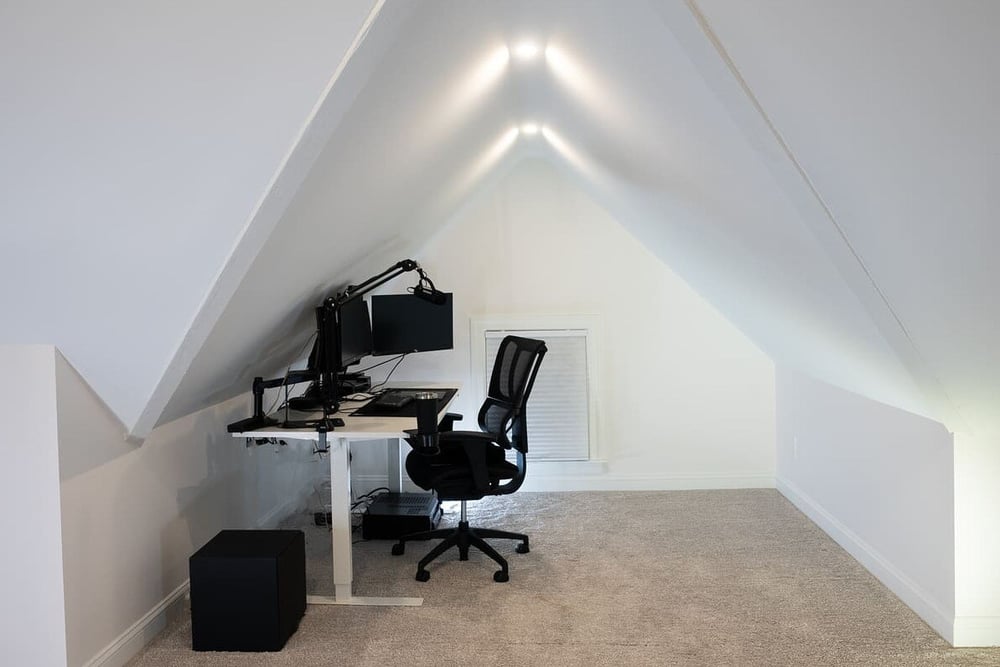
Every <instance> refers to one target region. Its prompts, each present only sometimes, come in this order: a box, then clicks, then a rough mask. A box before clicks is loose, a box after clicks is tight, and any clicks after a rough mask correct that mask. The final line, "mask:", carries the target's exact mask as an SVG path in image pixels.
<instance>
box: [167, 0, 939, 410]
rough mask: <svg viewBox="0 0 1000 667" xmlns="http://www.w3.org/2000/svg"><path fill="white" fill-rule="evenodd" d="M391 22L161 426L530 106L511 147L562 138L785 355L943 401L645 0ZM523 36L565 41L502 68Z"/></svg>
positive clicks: (196, 401)
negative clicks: (892, 341) (925, 386)
mask: <svg viewBox="0 0 1000 667" xmlns="http://www.w3.org/2000/svg"><path fill="white" fill-rule="evenodd" d="M380 21H381V19H380ZM378 28H379V26H378V25H376V26H375V32H377V31H378ZM396 34H397V35H398V37H397V38H396V39H395V41H393V43H392V46H391V48H388V49H386V51H385V54H384V55H383V56H382V57H381V58H380V59H379V61H378V63H377V64H376V65H375V66H374V67H373V68H372V70H371V73H370V77H369V78H368V80H367V83H366V84H365V86H364V89H363V90H362V91H361V92H360V93H359V94H358V96H357V98H356V99H355V100H354V103H353V106H352V107H351V109H350V112H349V113H348V115H347V116H346V117H345V118H344V121H343V122H342V123H341V124H340V125H339V126H338V127H337V129H336V132H335V133H334V134H333V136H332V137H331V139H330V141H329V143H328V144H327V145H326V147H325V149H324V150H323V153H322V155H321V156H320V157H319V158H318V160H317V162H316V166H315V168H314V169H313V170H312V171H311V172H310V174H309V176H308V178H307V179H306V181H305V183H304V184H303V185H302V187H301V188H300V189H299V190H298V191H297V192H296V194H295V198H294V200H293V202H292V203H291V205H290V206H289V208H288V211H287V213H286V215H285V216H284V217H283V218H282V220H281V221H280V223H279V224H278V225H277V227H276V228H275V230H274V233H273V234H272V235H271V236H270V237H269V238H268V240H267V242H266V244H265V245H264V247H263V249H262V250H261V252H260V254H259V256H257V258H256V260H255V263H254V265H253V267H252V268H251V270H250V271H249V273H248V274H247V276H246V279H245V280H244V282H243V283H242V284H240V286H239V287H238V289H236V291H235V293H234V295H233V298H232V299H231V301H230V302H229V303H228V305H227V306H226V309H225V311H224V312H223V314H222V316H221V317H220V318H219V320H218V321H217V322H215V323H214V324H213V323H211V322H210V323H208V324H209V325H210V326H211V327H212V328H211V333H210V334H208V337H207V339H206V340H205V343H204V345H203V346H199V347H196V348H194V350H195V351H194V352H192V353H193V354H195V356H194V357H193V359H192V360H190V361H189V362H186V365H184V366H183V367H178V368H177V369H176V370H177V375H178V380H177V384H176V385H175V386H176V387H177V389H176V390H175V391H167V392H165V393H166V394H169V396H170V397H171V399H170V403H169V405H167V408H166V410H165V411H164V412H163V413H162V415H160V416H159V421H160V422H163V421H167V420H170V419H173V418H176V417H177V416H180V415H182V414H185V413H186V412H188V411H190V410H191V409H194V408H196V407H198V406H200V405H205V404H209V403H211V402H213V401H216V400H221V399H223V398H226V397H229V396H234V395H236V394H238V393H241V392H246V391H247V387H249V382H250V380H251V378H252V377H253V376H254V375H255V374H259V373H262V372H266V371H268V370H271V369H273V368H276V367H279V366H280V365H283V364H284V363H287V362H288V361H291V360H292V359H293V358H294V356H295V352H296V351H297V350H299V349H301V347H302V344H303V343H304V342H305V340H306V337H307V335H308V331H309V329H310V328H311V315H310V312H309V311H310V308H311V307H312V306H314V305H315V304H316V303H317V302H318V301H319V300H320V299H321V298H322V296H323V295H324V294H326V293H329V292H330V291H331V290H333V289H335V288H336V287H338V286H340V285H342V284H343V283H346V282H349V281H358V280H362V279H364V278H365V277H367V276H369V275H371V274H373V273H375V272H377V271H379V270H381V269H382V268H384V266H383V264H381V263H375V262H374V261H373V260H371V259H369V260H365V259H364V258H366V257H369V258H370V257H371V256H372V254H373V253H375V254H377V255H378V257H380V258H383V257H386V256H390V257H392V259H393V260H395V259H398V258H399V257H402V256H404V255H405V254H407V251H408V250H409V249H412V248H413V247H415V246H416V245H418V244H419V242H420V240H421V239H422V238H424V237H425V236H426V234H427V233H428V231H429V230H432V229H434V228H435V227H436V226H438V225H440V224H441V222H442V221H443V220H444V219H445V217H446V216H447V214H448V213H449V211H451V210H453V209H454V207H455V206H456V205H457V204H458V203H459V202H461V201H462V199H463V197H465V196H467V194H468V193H470V192H471V191H472V189H473V188H474V187H475V185H476V184H477V183H478V182H479V180H480V179H482V178H483V177H484V175H486V174H489V173H490V170H491V169H492V168H494V166H495V164H497V163H499V162H500V160H499V159H497V155H496V151H495V147H496V146H497V142H498V140H499V139H500V138H501V137H502V136H503V134H504V132H505V131H506V130H507V128H509V127H511V126H516V125H518V124H519V123H521V122H523V121H525V120H533V121H537V122H540V123H544V124H545V125H546V127H547V130H548V132H547V135H546V136H547V137H548V141H547V142H542V144H540V145H539V146H538V147H537V149H536V148H531V147H529V145H528V144H529V142H527V141H526V140H525V139H524V138H522V139H521V140H519V141H518V142H517V145H515V146H514V147H512V151H514V152H516V151H532V150H540V151H546V152H548V154H551V153H552V152H554V153H555V154H558V155H559V156H560V160H561V162H562V163H563V164H565V165H566V166H567V168H568V169H569V170H570V171H571V172H572V173H573V174H574V177H575V178H578V179H579V183H580V185H581V187H584V188H585V189H586V190H587V191H588V192H590V193H592V194H593V195H594V196H595V197H597V198H598V200H599V201H601V202H602V203H604V204H605V205H607V206H608V207H609V208H610V209H611V210H613V211H614V212H615V216H616V218H617V219H618V220H620V221H621V222H622V223H623V224H625V225H626V226H627V227H628V228H629V229H630V230H631V231H633V233H634V234H635V235H636V236H637V237H638V238H639V239H640V240H642V241H643V242H644V243H646V244H647V245H648V246H649V247H650V248H651V249H652V250H653V251H654V252H655V253H656V254H657V255H659V256H660V257H661V258H662V259H664V261H666V262H667V264H668V265H669V266H671V267H672V268H674V269H675V270H677V271H678V273H679V274H680V275H681V276H682V277H683V278H684V279H685V280H686V281H688V282H689V283H690V284H691V285H692V286H694V287H695V288H696V289H697V290H698V291H699V292H700V293H701V294H702V295H703V296H705V297H707V298H708V299H709V300H710V301H711V302H712V303H713V304H715V305H716V306H717V307H718V308H720V310H721V311H722V312H724V313H725V314H726V316H727V317H728V318H729V319H730V320H731V321H733V322H734V323H736V324H737V326H739V327H740V328H741V329H742V330H743V331H745V332H746V333H747V334H748V335H750V336H751V338H752V339H753V340H754V341H755V342H756V343H757V344H758V345H759V346H760V347H761V348H762V349H764V350H765V351H766V352H767V353H768V354H769V355H771V356H772V357H773V358H775V359H778V360H780V361H783V362H785V363H788V364H790V365H792V366H793V367H797V368H802V369H803V370H805V371H807V372H810V373H813V374H815V375H817V376H818V377H822V378H824V379H826V380H828V381H831V382H834V383H835V384H838V385H840V386H845V387H848V388H851V389H852V390H854V391H858V392H859V393H864V394H866V395H870V396H875V397H877V398H880V399H881V400H886V401H890V400H892V401H895V402H896V403H897V404H901V405H903V406H905V407H907V408H908V409H911V410H914V411H917V412H921V413H924V414H928V413H931V412H932V410H931V408H930V407H928V405H927V404H926V402H925V401H924V396H923V393H922V392H921V390H920V388H919V387H917V386H916V385H915V384H914V382H913V380H912V377H911V375H910V373H909V372H908V369H907V368H906V367H905V366H904V365H903V364H902V363H901V362H900V360H899V358H898V357H897V355H896V353H895V351H894V349H893V348H892V347H891V346H890V345H889V344H888V343H887V342H886V340H885V339H884V337H883V336H882V334H881V332H880V331H879V329H878V327H877V326H876V325H875V324H873V323H872V320H871V317H870V315H869V313H868V312H867V311H866V310H865V308H864V305H863V304H862V303H861V302H860V301H859V299H858V297H857V296H856V295H855V294H854V293H853V292H852V290H851V288H850V287H849V286H848V285H847V284H846V283H845V282H844V280H843V278H842V276H841V275H840V274H839V273H838V270H837V267H836V266H835V265H834V263H833V262H832V261H831V260H830V258H829V256H828V255H827V252H826V250H825V248H824V247H823V245H822V243H820V242H819V241H818V240H817V238H816V237H815V236H814V235H813V234H812V232H811V231H810V230H809V229H808V228H807V227H806V226H804V225H803V223H802V220H801V216H800V215H799V212H798V211H797V209H796V208H795V206H793V204H792V203H791V201H790V200H789V199H788V197H787V196H786V195H785V193H784V192H783V191H782V189H781V187H780V185H779V184H778V183H777V182H776V181H775V179H774V178H773V176H772V174H771V173H770V172H769V171H768V169H767V166H766V165H765V164H764V163H763V161H762V159H761V156H760V154H759V153H758V152H757V150H756V148H755V146H753V145H751V144H750V143H749V142H748V140H747V138H746V137H745V135H744V134H743V133H742V132H741V131H740V128H738V127H737V126H736V125H735V124H734V123H733V121H732V119H731V117H730V116H729V115H728V114H727V111H726V109H725V107H724V105H723V104H722V103H721V102H720V100H719V99H718V97H716V95H715V94H714V93H713V91H712V90H711V89H710V88H709V87H708V86H707V85H706V84H705V81H704V79H703V78H702V76H701V74H700V72H699V71H698V69H697V68H696V67H695V66H694V64H692V61H691V60H690V59H689V58H688V57H687V56H686V53H685V51H684V49H683V48H682V46H681V45H680V44H679V43H678V41H677V40H676V39H675V38H674V36H673V34H672V33H671V31H670V29H669V26H668V25H667V23H666V22H665V21H664V19H663V16H662V15H661V14H660V13H657V12H656V11H654V10H653V7H652V6H651V4H650V3H647V2H629V3H615V4H614V5H611V4H610V3H576V2H561V1H554V2H546V3H528V2H524V3H517V2H511V3H487V2H482V3H475V2H463V3H450V2H424V3H421V4H420V5H419V11H414V12H413V13H412V16H410V17H408V18H407V19H406V21H405V22H403V24H402V25H401V27H400V28H399V29H398V31H397V33H396ZM526 36H527V37H532V38H535V39H537V40H538V41H539V42H540V43H542V44H547V45H548V46H549V47H551V48H553V49H555V50H556V52H557V56H558V57H546V58H539V59H537V60H535V61H533V62H530V63H525V62H520V61H517V60H515V59H512V60H510V61H509V62H506V63H502V65H503V66H502V67H499V68H497V67H495V66H494V64H491V63H493V60H491V59H492V58H494V57H495V54H496V53H497V51H498V49H500V48H502V47H503V46H505V45H508V46H512V45H514V44H516V43H517V40H519V39H521V38H523V37H526ZM363 52H364V48H362V51H361V52H360V53H359V55H361V54H363ZM350 69H351V68H350V66H349V67H348V70H347V72H346V74H347V75H350ZM491 147H493V148H492V149H491ZM491 150H493V151H494V153H491ZM387 249H398V256H393V255H392V254H391V253H388V252H386V250H387ZM373 263H374V264H377V265H373ZM352 267H353V268H352ZM165 389H166V390H170V387H166V388H165Z"/></svg>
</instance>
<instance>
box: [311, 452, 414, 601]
mask: <svg viewBox="0 0 1000 667" xmlns="http://www.w3.org/2000/svg"><path fill="white" fill-rule="evenodd" d="M326 440H327V437H326V434H325V433H320V434H319V446H320V449H324V448H325V447H324V445H325V444H326ZM332 440H333V443H332V444H331V445H330V446H329V457H330V514H331V516H332V518H333V530H332V531H331V540H332V542H333V590H334V596H333V597H332V598H331V597H326V596H320V595H310V596H308V597H307V598H306V601H307V602H309V603H310V604H350V605H383V606H406V607H417V606H420V605H422V604H423V603H424V599H423V598H378V597H355V596H354V592H353V590H352V586H353V579H354V563H353V562H352V560H351V550H352V546H351V538H352V534H351V447H350V441H349V440H348V439H347V438H333V439H332ZM397 460H398V458H397Z"/></svg>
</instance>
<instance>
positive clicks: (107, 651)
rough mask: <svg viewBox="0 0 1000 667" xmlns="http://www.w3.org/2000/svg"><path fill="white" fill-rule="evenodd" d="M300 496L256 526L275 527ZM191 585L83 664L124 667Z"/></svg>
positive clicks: (163, 623)
mask: <svg viewBox="0 0 1000 667" xmlns="http://www.w3.org/2000/svg"><path fill="white" fill-rule="evenodd" d="M301 500H302V499H301V498H293V499H291V500H288V501H286V502H284V503H282V504H280V505H277V506H275V507H274V508H272V509H271V511H269V512H268V513H267V514H265V515H264V516H262V517H260V518H259V519H258V520H257V522H256V525H255V527H256V528H259V529H267V528H274V527H276V526H277V525H278V524H279V523H281V521H282V520H283V519H284V518H285V517H287V516H288V515H289V514H291V513H293V512H294V511H295V510H296V509H298V507H299V506H300V505H301ZM190 585H191V584H190V581H189V580H185V581H184V583H182V584H181V585H180V586H178V587H177V588H175V589H174V590H173V591H172V592H171V593H170V595H168V596H167V597H165V598H164V599H163V600H161V601H160V603H159V604H157V605H156V606H155V607H153V608H152V609H151V610H150V611H149V612H147V613H146V614H145V615H144V616H143V617H142V618H140V619H139V620H138V621H136V622H135V623H134V624H132V627H130V628H129V629H128V630H126V631H125V632H123V633H122V634H121V635H120V636H119V637H118V638H117V639H115V640H114V641H113V642H111V643H110V644H109V645H108V646H107V647H105V648H104V650H103V651H101V652H100V653H98V654H97V655H96V656H94V657H93V658H91V659H90V660H89V661H87V662H86V663H84V667H122V666H123V665H125V664H126V663H127V662H128V661H129V660H131V659H132V658H133V657H135V656H136V655H138V653H139V652H140V651H141V650H142V649H143V647H145V646H146V644H148V643H149V642H151V641H152V640H153V638H154V637H156V635H158V634H159V633H160V632H161V631H162V630H163V629H164V628H165V627H167V624H168V623H170V622H171V621H172V620H174V619H175V618H177V616H178V615H179V614H180V613H181V612H182V610H183V608H184V605H183V602H184V596H185V595H187V592H188V590H189V588H190Z"/></svg>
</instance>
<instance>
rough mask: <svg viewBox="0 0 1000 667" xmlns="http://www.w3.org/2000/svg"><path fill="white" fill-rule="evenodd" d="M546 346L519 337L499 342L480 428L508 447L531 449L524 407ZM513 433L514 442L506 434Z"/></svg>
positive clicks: (543, 343)
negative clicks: (529, 447)
mask: <svg viewBox="0 0 1000 667" xmlns="http://www.w3.org/2000/svg"><path fill="white" fill-rule="evenodd" d="M545 352H546V347H545V342H544V341H540V340H535V339H533V338H522V337H520V336H506V337H505V338H504V339H503V340H502V341H500V347H499V349H498V350H497V358H496V361H495V362H494V363H493V374H492V375H491V376H490V386H489V389H488V390H487V396H486V400H485V401H484V402H483V407H482V408H481V409H480V411H479V426H480V428H482V429H483V431H485V432H487V433H490V434H492V435H494V436H495V437H496V439H497V442H499V443H500V444H502V445H504V446H505V447H508V448H510V447H512V446H513V447H515V448H516V449H518V450H520V451H522V452H525V451H527V448H528V440H527V432H526V429H525V417H524V405H525V403H527V401H528V395H529V394H530V393H531V387H532V385H533V384H534V382H535V374H536V373H537V372H538V366H539V364H540V363H541V361H542V357H543V356H545ZM509 432H512V433H513V435H514V438H513V441H512V440H511V439H509V438H508V436H507V434H508V433H509Z"/></svg>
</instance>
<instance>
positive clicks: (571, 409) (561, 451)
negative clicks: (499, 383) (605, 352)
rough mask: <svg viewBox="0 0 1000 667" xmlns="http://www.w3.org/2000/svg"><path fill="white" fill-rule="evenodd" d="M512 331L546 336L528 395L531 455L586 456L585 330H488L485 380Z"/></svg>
mask: <svg viewBox="0 0 1000 667" xmlns="http://www.w3.org/2000/svg"><path fill="white" fill-rule="evenodd" d="M508 333H510V334H515V335H518V336H526V337H528V338H538V339H541V340H544V341H545V346H546V347H547V348H548V352H546V354H545V358H544V359H543V360H542V365H541V367H540V368H539V371H538V376H537V377H536V378H535V386H534V388H533V389H532V391H531V396H530V397H529V399H528V407H527V412H528V458H530V459H535V460H548V461H586V460H588V459H589V458H590V403H589V390H590V388H589V387H588V380H587V379H588V372H587V331H586V330H557V331H510V330H504V331H492V330H487V331H485V332H484V334H485V340H484V343H485V345H486V355H485V356H486V359H485V361H486V368H485V378H486V381H487V382H489V377H490V373H492V371H493V361H494V359H496V356H497V348H499V346H500V341H501V340H503V337H504V336H506V335H507V334H508Z"/></svg>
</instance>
